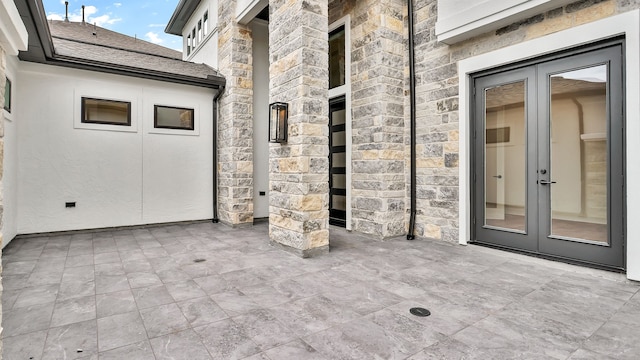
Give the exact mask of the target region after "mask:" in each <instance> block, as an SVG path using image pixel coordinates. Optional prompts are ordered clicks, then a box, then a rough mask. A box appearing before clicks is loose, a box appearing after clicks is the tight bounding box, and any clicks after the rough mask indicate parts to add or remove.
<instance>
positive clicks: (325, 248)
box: [269, 240, 329, 259]
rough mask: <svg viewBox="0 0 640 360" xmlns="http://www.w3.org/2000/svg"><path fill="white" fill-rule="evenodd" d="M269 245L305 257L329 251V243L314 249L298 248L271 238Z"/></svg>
mask: <svg viewBox="0 0 640 360" xmlns="http://www.w3.org/2000/svg"><path fill="white" fill-rule="evenodd" d="M269 245H271V246H275V247H277V248H279V249H281V250H284V251H288V252H290V253H292V254H295V255H297V256H299V257H301V258H303V259H306V258H311V257H316V256H320V255H325V254H328V253H329V245H324V246H319V247H316V248H313V249H306V250H302V249H297V248H294V247H291V246H288V245H284V244H281V243H279V242H277V241H273V240H269Z"/></svg>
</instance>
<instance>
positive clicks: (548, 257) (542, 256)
mask: <svg viewBox="0 0 640 360" xmlns="http://www.w3.org/2000/svg"><path fill="white" fill-rule="evenodd" d="M468 244H470V245H477V246H482V247H486V248H491V249H496V250H501V251H508V252H510V253H515V254H521V255H526V256H531V257H535V258H538V259H544V260H549V261H555V262H561V263H565V264H569V265H576V266H582V267H586V268H590V269H596V270H605V271H609V272H615V273H620V274H626V273H627V270H626V269H624V268H618V267H615V266H607V265H602V264H595V263H591V262H588V261H579V260H575V259H569V258H565V257H562V256H554V255H548V254H541V253H536V252H531V251H526V250H522V249H516V248H511V247H508V246H500V245H496V244H491V243H486V242H482V241H477V240H472V241H469V242H468Z"/></svg>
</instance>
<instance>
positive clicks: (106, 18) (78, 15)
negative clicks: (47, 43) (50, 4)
mask: <svg viewBox="0 0 640 360" xmlns="http://www.w3.org/2000/svg"><path fill="white" fill-rule="evenodd" d="M97 13H98V8H96V7H95V6H93V5H89V6H85V7H84V16H85V20H86V22H87V23H89V24H96V25H98V26H100V27H105V25H113V24H115V23H117V22H118V21H121V20H122V19H121V18H118V17H112V15H111V14H104V15H100V16H93V15H95V14H97ZM47 19H49V20H64V14H58V13H55V12H50V13H49V15H47ZM69 21H74V22H80V21H82V9H78V10H76V11H73V12H71V13H69Z"/></svg>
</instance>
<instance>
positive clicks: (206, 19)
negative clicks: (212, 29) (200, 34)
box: [202, 11, 209, 36]
mask: <svg viewBox="0 0 640 360" xmlns="http://www.w3.org/2000/svg"><path fill="white" fill-rule="evenodd" d="M202 22H203V24H202V25H203V26H202V29H203V31H204V36H207V33H209V12H208V11H205V12H204V16H203V17H202Z"/></svg>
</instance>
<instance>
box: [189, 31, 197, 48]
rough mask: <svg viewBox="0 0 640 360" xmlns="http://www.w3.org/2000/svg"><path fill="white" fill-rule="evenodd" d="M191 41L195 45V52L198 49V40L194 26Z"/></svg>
mask: <svg viewBox="0 0 640 360" xmlns="http://www.w3.org/2000/svg"><path fill="white" fill-rule="evenodd" d="M191 39H192V45H193V50H195V49H196V47H197V46H198V41H197V38H196V27H195V26H194V27H193V29H191Z"/></svg>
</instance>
